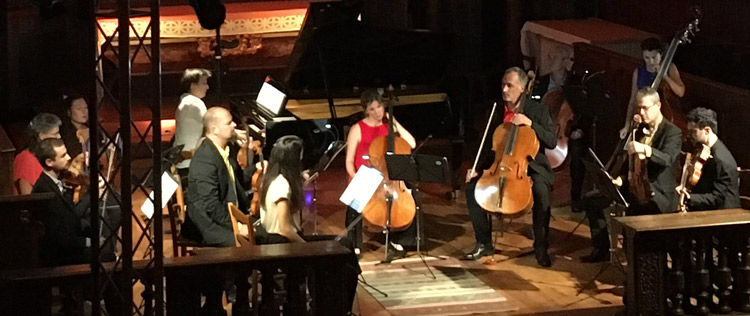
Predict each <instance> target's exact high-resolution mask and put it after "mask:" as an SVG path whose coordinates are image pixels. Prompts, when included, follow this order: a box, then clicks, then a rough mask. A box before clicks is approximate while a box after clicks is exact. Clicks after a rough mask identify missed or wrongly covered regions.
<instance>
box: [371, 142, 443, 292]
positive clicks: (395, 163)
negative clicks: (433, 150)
mask: <svg viewBox="0 0 750 316" xmlns="http://www.w3.org/2000/svg"><path fill="white" fill-rule="evenodd" d="M385 164H386V167H387V168H388V177H389V178H390V179H391V180H401V181H407V182H409V183H412V184H413V189H414V193H413V194H412V195H413V196H414V202H415V203H416V208H417V214H416V216H417V218H416V221H417V255H419V258H420V259H422V263H424V265H425V267H427V270H428V271H430V274H431V275H432V278H433V279H436V277H435V274H434V273H433V272H432V269H430V266H429V265H427V262H426V261H425V260H424V255H423V254H422V234H423V233H422V228H423V227H422V224H423V223H422V221H423V218H422V198H421V197H420V195H419V183H420V182H425V183H448V181H450V179H451V175H450V174H451V172H450V165H449V164H448V159H447V158H445V157H439V156H433V155H423V154H411V155H386V157H385ZM386 247H388V244H387V242H386Z"/></svg>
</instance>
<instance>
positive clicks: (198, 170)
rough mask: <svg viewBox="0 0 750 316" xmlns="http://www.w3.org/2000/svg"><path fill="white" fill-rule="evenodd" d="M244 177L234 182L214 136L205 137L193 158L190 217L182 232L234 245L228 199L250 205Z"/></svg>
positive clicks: (209, 241)
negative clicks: (246, 194)
mask: <svg viewBox="0 0 750 316" xmlns="http://www.w3.org/2000/svg"><path fill="white" fill-rule="evenodd" d="M229 161H230V164H231V165H232V169H234V170H235V174H237V173H238V172H239V171H241V168H240V166H239V165H238V164H237V161H236V159H233V158H232V157H231V156H230V158H229ZM240 180H241V179H239V178H238V177H235V181H234V184H233V183H232V178H231V177H230V176H229V172H228V171H227V167H226V165H225V164H224V160H223V159H222V158H221V155H220V154H219V151H218V149H216V146H214V144H213V143H212V142H211V140H209V139H204V140H203V142H202V143H201V144H200V146H199V147H198V149H197V150H196V151H195V155H193V158H192V160H191V161H190V173H189V174H188V181H189V183H190V187H189V190H188V193H187V195H188V199H187V217H186V219H185V224H183V227H182V235H183V236H184V237H186V238H189V239H192V240H196V241H199V242H202V243H204V244H206V245H208V246H217V247H233V246H234V244H235V243H234V232H233V231H232V221H231V218H230V217H229V212H228V210H227V203H228V202H235V203H236V204H237V205H238V206H239V208H240V209H241V210H247V209H248V208H249V207H250V203H249V201H248V200H247V198H246V197H245V195H244V194H243V192H244V189H243V186H242V183H241V181H240ZM235 188H236V190H235Z"/></svg>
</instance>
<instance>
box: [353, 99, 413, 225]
mask: <svg viewBox="0 0 750 316" xmlns="http://www.w3.org/2000/svg"><path fill="white" fill-rule="evenodd" d="M389 90H390V89H389ZM387 107H388V117H387V118H386V117H385V116H384V118H383V119H384V120H387V121H388V122H387V123H388V136H378V137H376V138H375V139H374V140H373V141H372V142H371V143H370V148H369V152H368V155H369V157H370V158H369V162H370V166H372V167H373V168H375V169H378V171H380V173H382V174H383V176H384V177H383V182H382V183H381V184H380V185H379V186H378V189H377V191H375V194H373V196H372V198H370V201H368V202H367V205H365V207H364V209H362V217H363V218H364V220H365V223H366V224H367V226H370V227H374V228H376V229H385V230H387V231H400V230H404V229H406V228H408V227H409V225H411V222H412V221H413V220H414V215H415V214H416V203H415V202H414V197H412V195H411V193H409V191H407V189H406V185H405V184H404V182H403V181H395V180H390V179H389V177H388V168H387V166H386V161H385V156H386V155H390V154H397V155H408V154H410V153H411V146H410V145H409V143H407V142H406V140H404V139H403V138H401V137H398V136H396V135H395V132H394V129H393V93H392V92H391V95H390V96H389V98H388V104H387Z"/></svg>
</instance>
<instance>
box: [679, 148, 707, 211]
mask: <svg viewBox="0 0 750 316" xmlns="http://www.w3.org/2000/svg"><path fill="white" fill-rule="evenodd" d="M710 158H711V147H708V146H706V145H705V144H703V146H701V149H700V150H699V151H698V152H697V153H687V154H686V156H685V163H684V164H683V165H682V176H681V177H680V186H681V187H683V188H684V190H683V191H680V203H679V211H680V212H681V213H685V212H687V211H688V209H687V194H688V193H689V192H690V190H691V189H692V188H693V187H695V185H696V184H698V181H699V180H700V179H701V175H702V174H703V165H705V164H706V162H707V161H708V159H710Z"/></svg>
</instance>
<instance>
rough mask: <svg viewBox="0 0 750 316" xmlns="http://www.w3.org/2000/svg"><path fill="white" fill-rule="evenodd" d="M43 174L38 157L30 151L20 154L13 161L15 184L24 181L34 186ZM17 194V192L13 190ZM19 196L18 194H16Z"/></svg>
mask: <svg viewBox="0 0 750 316" xmlns="http://www.w3.org/2000/svg"><path fill="white" fill-rule="evenodd" d="M41 174H42V165H41V164H40V163H39V160H37V159H36V156H34V154H32V153H31V151H29V150H28V149H26V150H24V151H22V152H20V153H18V155H16V159H15V160H14V161H13V182H14V183H15V182H16V181H18V179H24V180H26V182H28V183H29V184H31V185H32V186H34V184H35V183H36V180H37V179H39V175H41ZM13 191H14V192H15V190H13ZM15 193H16V194H18V192H15Z"/></svg>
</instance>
